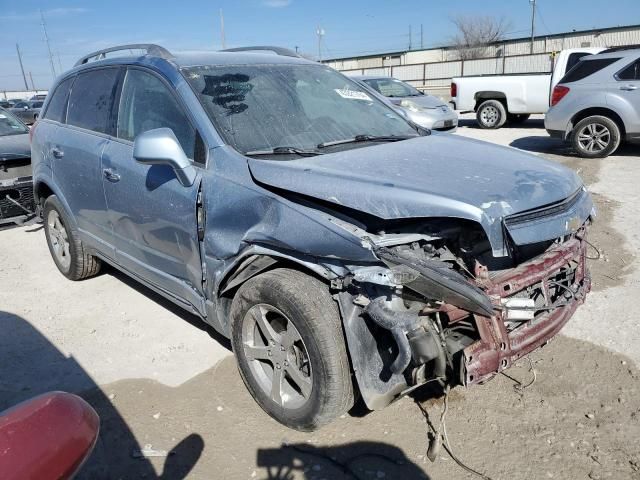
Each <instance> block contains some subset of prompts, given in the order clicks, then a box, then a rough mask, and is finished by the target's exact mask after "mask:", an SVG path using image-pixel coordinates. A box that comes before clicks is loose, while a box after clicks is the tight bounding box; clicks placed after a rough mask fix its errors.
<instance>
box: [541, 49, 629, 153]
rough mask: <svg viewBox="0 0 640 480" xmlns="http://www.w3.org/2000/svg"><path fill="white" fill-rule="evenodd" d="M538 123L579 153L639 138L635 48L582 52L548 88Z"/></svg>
mask: <svg viewBox="0 0 640 480" xmlns="http://www.w3.org/2000/svg"><path fill="white" fill-rule="evenodd" d="M544 125H545V128H546V129H547V132H549V134H550V135H551V136H552V137H558V138H562V139H564V140H566V141H568V142H571V144H572V146H573V148H574V149H575V150H576V152H577V153H578V155H580V156H581V157H585V158H602V157H606V156H608V155H611V154H612V153H613V152H614V151H615V150H616V149H617V148H618V147H619V146H620V143H621V142H622V141H623V140H626V141H633V140H636V141H637V140H639V139H640V48H637V47H636V48H633V49H625V48H624V47H622V48H613V49H609V50H606V51H604V52H603V53H601V54H599V55H589V56H587V57H584V58H582V59H581V60H580V62H578V63H577V64H576V66H575V67H573V68H572V69H571V70H570V71H569V72H567V74H566V75H565V76H564V78H563V79H562V80H560V82H559V83H558V85H557V86H556V87H555V88H554V90H553V94H552V98H551V109H550V110H549V111H548V112H547V115H546V117H545V121H544Z"/></svg>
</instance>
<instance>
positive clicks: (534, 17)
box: [529, 0, 536, 54]
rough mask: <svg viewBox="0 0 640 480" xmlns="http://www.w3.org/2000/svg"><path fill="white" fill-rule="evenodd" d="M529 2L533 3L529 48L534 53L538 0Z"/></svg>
mask: <svg viewBox="0 0 640 480" xmlns="http://www.w3.org/2000/svg"><path fill="white" fill-rule="evenodd" d="M529 3H530V4H531V48H530V49H529V50H530V52H529V53H531V54H533V38H534V34H535V26H536V0H529Z"/></svg>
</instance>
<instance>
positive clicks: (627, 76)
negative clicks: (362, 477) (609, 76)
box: [618, 58, 640, 80]
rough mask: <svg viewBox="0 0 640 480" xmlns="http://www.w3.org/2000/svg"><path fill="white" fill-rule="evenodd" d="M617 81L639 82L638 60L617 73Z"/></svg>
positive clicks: (639, 69) (639, 67)
mask: <svg viewBox="0 0 640 480" xmlns="http://www.w3.org/2000/svg"><path fill="white" fill-rule="evenodd" d="M618 80H640V58H639V59H638V60H636V61H635V62H633V63H632V64H631V65H629V66H628V67H627V68H625V69H624V70H622V71H621V72H620V73H618Z"/></svg>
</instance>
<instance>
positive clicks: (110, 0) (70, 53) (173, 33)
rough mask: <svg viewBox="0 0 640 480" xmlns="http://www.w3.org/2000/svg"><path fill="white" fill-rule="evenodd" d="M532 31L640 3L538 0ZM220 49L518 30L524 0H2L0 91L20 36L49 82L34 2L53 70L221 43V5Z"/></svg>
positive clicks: (523, 31) (347, 48) (390, 44)
mask: <svg viewBox="0 0 640 480" xmlns="http://www.w3.org/2000/svg"><path fill="white" fill-rule="evenodd" d="M537 2H538V13H539V15H538V21H537V22H536V28H537V32H538V33H540V34H545V33H557V32H562V31H566V30H572V29H577V30H581V29H588V28H602V27H610V26H616V25H625V24H630V23H640V1H638V0H608V1H607V2H606V5H607V8H606V9H603V8H602V2H601V1H599V0H537ZM220 8H222V10H223V12H224V20H225V32H226V43H227V46H228V47H231V46H241V45H259V44H262V45H281V46H286V47H290V48H294V47H295V46H298V47H299V49H300V50H301V51H303V52H305V53H309V54H311V55H316V53H317V37H316V34H315V32H316V28H317V26H318V25H321V26H322V28H323V29H324V30H325V36H324V40H323V44H324V48H323V56H324V57H325V58H326V57H338V56H346V55H351V54H358V53H363V52H376V51H390V50H402V49H406V48H407V47H408V45H409V25H411V26H412V31H413V41H412V43H413V45H414V46H417V45H419V43H420V33H419V32H420V24H423V28H424V43H425V46H433V45H442V44H446V43H447V41H448V40H449V39H450V37H451V36H452V34H453V33H454V29H453V26H452V24H451V22H450V18H451V17H452V16H454V15H459V14H464V15H471V16H473V15H487V16H496V17H505V18H506V19H508V20H509V21H510V22H511V34H512V36H526V35H527V34H528V30H529V28H530V27H529V22H530V14H531V9H530V6H529V0H501V1H499V0H457V1H442V0H437V1H436V0H368V1H363V0H350V1H345V0H342V1H339V0H235V1H234V0H218V1H215V0H208V1H204V0H183V1H177V0H171V1H166V0H155V1H153V2H151V1H132V0H128V1H125V0H102V1H64V0H49V1H36V0H0V90H9V89H16V88H24V83H23V81H22V77H21V75H20V69H19V65H18V61H17V56H16V53H15V43H16V42H17V43H19V44H20V48H21V50H22V53H23V61H24V63H25V70H26V71H27V72H28V71H31V72H32V74H33V79H34V82H35V84H36V87H38V88H46V87H48V85H49V83H50V82H51V80H52V75H51V69H50V66H49V59H48V54H47V48H46V44H45V42H44V37H43V33H42V27H41V25H40V16H39V13H38V11H39V9H42V10H43V12H44V15H45V19H46V22H47V28H48V33H49V37H50V41H51V46H52V51H53V53H54V57H55V68H56V71H57V72H59V70H60V67H62V70H66V69H68V68H70V67H71V66H72V65H73V63H74V62H75V61H76V60H77V59H78V58H79V57H80V56H82V55H83V54H85V53H88V52H90V51H93V50H96V49H99V48H103V47H107V46H111V45H114V44H121V43H136V42H155V43H160V44H162V45H164V46H166V47H167V48H169V49H170V50H171V49H173V50H191V49H219V48H220V22H219V13H218V12H219V9H220Z"/></svg>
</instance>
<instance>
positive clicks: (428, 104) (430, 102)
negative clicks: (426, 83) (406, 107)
mask: <svg viewBox="0 0 640 480" xmlns="http://www.w3.org/2000/svg"><path fill="white" fill-rule="evenodd" d="M389 100H391V103H393V104H394V105H400V103H401V102H402V100H407V101H411V102H413V103H415V104H416V105H419V106H420V107H422V108H438V107H444V106H445V103H444V102H443V101H442V100H440V99H439V98H438V97H435V96H433V95H420V96H415V97H402V98H398V97H391V98H389Z"/></svg>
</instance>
